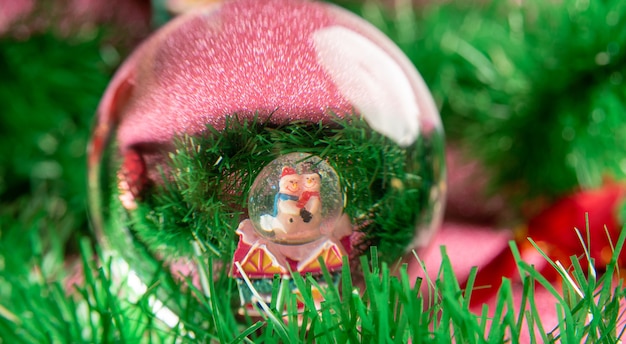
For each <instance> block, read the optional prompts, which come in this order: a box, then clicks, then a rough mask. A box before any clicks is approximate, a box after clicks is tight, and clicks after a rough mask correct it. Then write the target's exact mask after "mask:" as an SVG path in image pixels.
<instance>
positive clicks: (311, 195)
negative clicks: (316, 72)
mask: <svg viewBox="0 0 626 344" xmlns="http://www.w3.org/2000/svg"><path fill="white" fill-rule="evenodd" d="M340 190H341V188H340V186H339V177H338V176H337V174H336V172H335V171H334V170H333V169H332V167H330V165H328V164H327V163H326V162H324V161H323V160H322V159H320V158H319V157H315V156H312V155H309V154H305V153H291V154H287V155H286V156H283V157H280V158H278V159H276V160H275V161H273V162H272V163H270V164H269V165H268V166H266V167H265V168H264V170H263V171H262V172H261V173H260V174H259V176H257V178H256V180H255V182H254V184H253V185H252V187H251V189H250V198H249V199H250V202H249V204H248V213H249V216H250V218H249V219H246V220H244V221H242V222H241V223H240V224H239V228H238V229H237V234H238V235H239V244H238V246H237V249H236V251H235V253H234V255H233V269H232V270H231V271H232V272H231V275H232V276H233V277H235V278H236V279H237V282H238V285H239V290H240V294H241V302H242V306H243V308H245V309H246V310H247V311H248V312H251V310H252V308H253V307H252V305H254V304H255V303H256V302H258V301H259V300H255V299H254V297H256V296H254V295H260V296H261V297H262V298H263V301H265V302H270V301H271V293H263V292H261V291H263V290H267V291H271V289H272V288H271V284H272V283H273V278H274V276H275V275H278V276H280V277H282V278H287V279H288V278H290V277H291V274H292V273H294V272H296V273H300V274H307V273H310V274H311V275H312V276H313V278H316V279H319V281H318V284H319V285H320V286H323V285H324V284H325V281H324V280H323V278H322V266H321V265H320V259H321V261H322V262H323V263H324V264H325V266H326V268H327V269H328V271H330V272H331V274H333V275H336V276H338V274H339V272H340V271H341V267H342V261H343V258H342V257H343V256H347V255H349V252H350V249H351V247H350V240H349V238H350V236H351V234H352V224H351V223H350V221H349V219H348V217H347V216H346V215H345V214H342V213H343V198H342V194H341V192H340ZM244 277H245V278H244ZM246 279H247V281H248V282H249V283H250V285H247V283H248V282H246ZM252 288H254V289H256V291H257V293H252V292H251V289H252ZM292 292H293V293H297V292H298V291H297V290H295V289H294V290H292ZM318 301H321V299H320V300H318Z"/></svg>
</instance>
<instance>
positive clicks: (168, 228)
mask: <svg viewBox="0 0 626 344" xmlns="http://www.w3.org/2000/svg"><path fill="white" fill-rule="evenodd" d="M175 146H176V149H175V151H174V152H172V153H170V159H171V162H170V163H169V167H168V168H166V170H168V171H170V172H169V173H167V176H165V178H164V181H163V183H158V182H157V185H156V186H153V187H152V189H149V190H145V191H144V195H145V197H144V199H142V200H140V201H139V202H138V209H137V210H133V211H130V212H129V213H130V216H129V220H128V221H129V222H128V223H127V224H124V223H119V218H120V216H124V215H123V214H124V213H126V212H125V211H124V209H123V208H122V207H121V206H120V205H119V201H118V200H117V197H118V195H117V193H115V192H113V193H109V192H107V190H103V191H104V194H103V196H104V197H105V198H107V197H110V201H106V200H105V202H110V204H111V205H110V207H111V213H110V214H109V216H108V217H109V219H110V220H111V221H112V222H111V223H108V224H107V225H106V226H105V227H107V228H106V229H105V232H106V235H107V237H108V240H109V241H120V240H118V239H116V238H118V237H119V233H120V232H119V231H120V228H118V227H121V228H125V227H127V226H128V227H130V228H131V231H132V232H133V234H134V235H136V236H137V237H138V238H139V240H140V241H142V242H145V243H146V244H147V245H148V247H149V248H151V249H152V250H153V251H155V252H159V254H161V255H164V256H166V257H177V256H190V255H191V254H192V253H193V246H192V244H191V243H192V242H194V241H196V240H199V241H200V242H202V243H204V244H205V245H206V246H207V247H208V249H209V252H212V253H213V254H214V255H215V257H217V258H219V259H225V260H227V261H228V260H230V257H232V253H233V250H234V247H235V246H236V245H235V244H236V235H235V230H236V229H237V226H238V224H239V222H240V221H242V220H243V219H244V218H245V217H246V215H247V214H246V209H247V207H248V204H247V200H248V190H249V189H250V187H251V185H252V183H253V182H254V180H255V178H256V176H257V175H258V174H259V172H260V171H261V169H262V168H263V167H264V166H266V165H267V164H268V163H269V162H271V161H272V160H274V159H276V158H278V157H279V156H282V155H285V154H288V153H292V152H303V153H310V154H313V155H317V156H319V157H320V158H322V159H324V160H326V161H327V162H328V163H329V164H331V165H332V166H333V168H334V169H335V171H336V172H337V173H338V175H339V180H340V183H341V187H342V189H343V192H344V194H345V197H346V208H345V213H346V214H347V215H348V216H349V218H350V219H352V220H353V221H354V222H355V223H354V225H355V226H356V227H357V228H359V230H360V231H361V232H362V233H363V234H364V238H363V244H364V246H363V247H360V248H359V250H358V251H359V252H367V249H366V248H365V247H367V246H369V245H376V246H377V247H378V249H379V251H380V253H381V255H382V256H383V257H385V260H386V261H393V260H395V259H397V258H399V257H400V256H401V255H403V254H404V253H406V249H407V245H408V244H409V243H411V242H412V241H413V237H414V235H415V231H416V226H417V227H418V228H419V229H420V230H429V228H430V222H431V220H432V214H433V212H435V211H436V209H438V206H437V204H436V201H433V200H431V194H432V193H431V188H433V187H437V185H436V184H437V183H439V182H440V181H438V180H437V179H438V178H439V176H440V173H441V169H442V168H443V165H442V164H443V161H442V156H443V140H442V137H440V136H438V135H437V134H435V135H433V136H432V137H428V138H420V139H418V142H417V143H415V144H413V145H411V146H410V147H400V146H398V145H397V144H396V143H394V142H393V141H392V140H391V139H389V138H386V137H385V136H383V135H381V134H378V133H376V132H375V131H373V130H371V129H370V128H369V126H368V125H367V123H366V122H365V121H364V120H363V119H360V118H359V117H356V116H348V117H347V118H343V119H342V118H336V119H335V120H334V123H330V124H322V123H310V122H307V121H300V122H293V123H289V124H285V125H279V126H275V125H268V124H266V123H262V122H261V121H260V120H258V119H256V118H255V119H253V120H243V121H242V120H240V119H238V117H237V116H233V117H227V119H226V126H225V129H224V130H222V131H217V130H215V129H213V128H208V130H207V132H206V134H204V135H200V136H194V137H183V138H180V139H178V140H177V143H176V144H175ZM118 166H119V165H118V164H116V163H113V165H112V166H109V167H106V164H105V168H112V172H110V173H109V175H110V176H115V175H117V174H116V172H115V171H116V169H117V168H118ZM114 179H115V178H114ZM115 183H116V181H113V184H115ZM115 188H116V186H113V187H111V189H115ZM122 241H123V240H122ZM113 245H114V246H115V243H113ZM122 251H125V250H123V249H122Z"/></svg>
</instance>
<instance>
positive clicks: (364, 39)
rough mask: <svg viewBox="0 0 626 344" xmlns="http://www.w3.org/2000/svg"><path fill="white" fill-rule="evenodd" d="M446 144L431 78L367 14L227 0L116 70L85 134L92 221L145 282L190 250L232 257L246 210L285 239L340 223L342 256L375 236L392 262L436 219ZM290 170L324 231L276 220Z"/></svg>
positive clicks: (268, 232)
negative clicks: (344, 234) (343, 222)
mask: <svg viewBox="0 0 626 344" xmlns="http://www.w3.org/2000/svg"><path fill="white" fill-rule="evenodd" d="M443 151H444V139H443V130H442V126H441V121H440V118H439V114H438V112H437V110H436V107H435V104H434V101H433V99H432V97H431V95H430V93H429V91H428V89H427V87H426V86H425V84H424V82H423V80H422V79H421V77H420V76H419V74H418V72H417V71H416V69H415V67H414V66H413V65H412V64H411V62H410V61H409V60H408V59H407V58H406V57H405V56H404V55H403V54H402V52H401V51H400V50H399V49H398V48H397V47H396V46H395V45H394V44H393V43H392V42H391V41H390V40H389V39H388V38H386V37H385V36H384V35H383V34H381V33H380V32H379V31H378V30H377V29H375V28H374V27H373V26H372V25H370V24H368V23H367V22H365V21H363V20H362V19H360V18H358V17H356V16H354V15H353V14H351V13H349V12H347V11H345V10H342V9H340V8H338V7H335V6H331V5H327V4H321V3H315V2H297V1H287V0H285V1H282V0H281V1H247V0H246V1H232V2H225V3H222V4H219V5H214V6H210V7H207V8H206V9H203V10H198V11H195V12H193V13H190V14H187V15H184V16H181V17H179V18H176V19H175V20H173V21H172V22H170V23H169V24H167V25H166V26H165V27H163V28H162V29H161V30H159V31H157V32H156V33H155V34H154V35H153V36H152V37H150V38H149V39H148V40H147V41H146V42H144V43H143V44H142V45H141V46H140V47H138V49H137V50H136V51H135V52H134V53H133V54H132V55H131V56H130V57H129V58H128V59H127V60H126V61H125V63H124V64H123V65H122V66H121V67H120V69H119V70H118V72H117V74H116V75H115V77H114V78H113V80H112V81H111V83H110V85H109V87H108V89H107V91H106V93H105V94H104V96H103V98H102V101H101V103H100V106H99V108H98V112H97V123H96V125H95V130H94V132H93V136H92V140H91V145H90V153H89V181H90V191H91V196H90V197H91V209H92V216H93V223H94V227H95V228H96V231H97V234H98V236H99V238H100V240H101V243H102V244H103V246H104V247H105V248H106V249H108V250H109V251H110V252H112V253H113V254H116V255H118V256H119V257H122V258H123V259H124V260H126V261H127V262H128V264H129V265H130V266H131V268H133V269H134V270H135V271H136V272H137V273H139V275H140V276H141V277H142V278H152V277H153V273H154V271H156V269H158V268H159V267H160V266H162V262H163V261H165V262H166V263H167V264H169V266H170V267H171V268H172V270H176V269H177V266H178V264H179V263H180V262H181V261H182V262H188V261H189V260H190V257H192V256H193V255H196V254H198V249H197V248H198V247H200V248H201V250H200V251H201V252H202V254H206V255H211V256H213V257H214V260H215V261H220V262H223V263H225V264H228V262H230V260H231V257H232V254H233V251H234V250H235V247H236V245H237V240H238V239H237V234H236V230H237V228H238V226H239V224H240V223H242V221H245V220H247V219H249V220H251V221H252V223H253V225H254V227H255V229H256V231H257V232H258V233H259V235H261V236H263V237H264V238H266V239H271V240H273V241H274V242H276V243H278V244H284V245H290V246H294V245H300V244H303V245H304V244H307V243H310V242H312V241H315V240H316V239H317V238H319V237H320V236H323V235H325V230H326V228H327V227H330V226H331V225H332V223H333V222H334V221H339V220H338V219H340V218H347V219H349V222H350V223H351V227H352V232H353V234H352V235H350V237H349V243H346V245H347V246H349V247H346V251H348V248H349V251H350V252H351V253H350V255H351V256H358V255H360V254H363V253H365V252H368V249H367V248H368V247H369V246H371V245H376V246H377V247H378V252H379V254H380V256H381V257H382V258H384V259H387V260H390V261H392V260H396V259H398V258H399V257H401V256H402V255H404V254H406V253H407V252H409V251H410V250H411V249H418V250H419V249H420V248H422V247H424V246H425V245H427V244H428V242H429V238H430V236H431V235H432V233H433V232H434V231H435V230H436V228H437V227H438V226H439V223H440V219H441V213H442V204H443V200H444V191H445V186H444V177H445V176H444V174H445V164H444V158H443ZM285 167H289V168H292V169H293V170H294V173H293V175H294V176H296V177H297V178H296V179H297V180H296V182H297V183H300V186H303V185H304V186H306V185H307V183H313V184H314V183H315V182H318V183H320V184H319V187H320V195H321V196H320V199H321V210H317V209H316V210H315V211H319V212H321V213H315V212H311V211H310V209H307V211H309V212H311V213H312V218H313V219H314V221H320V222H319V226H317V223H316V225H311V226H309V227H310V228H309V229H307V230H292V229H291V228H287V227H288V226H287V224H288V223H289V222H288V220H286V221H287V222H284V221H283V220H280V221H274V220H276V213H275V210H276V209H275V205H276V202H277V201H276V197H277V191H278V189H280V187H281V186H280V181H281V176H283V174H284V173H285V176H288V175H290V174H289V173H290V172H289V171H287V172H285V171H283V168H285ZM306 176H308V177H311V178H312V179H310V180H308V181H307V180H306ZM316 178H317V179H316ZM311 185H312V184H311ZM304 208H306V207H304ZM320 214H321V219H318V218H319V217H317V216H315V215H320ZM307 217H309V215H306V214H305V215H302V216H300V218H301V220H302V221H304V220H303V219H304V218H307ZM273 221H274V222H273ZM311 221H313V220H311ZM280 226H283V227H282V228H281V227H280ZM303 226H304V225H303ZM303 226H301V227H298V228H300V229H302V228H305V227H306V226H304V227H303ZM344 246H345V245H344ZM179 270H180V269H179Z"/></svg>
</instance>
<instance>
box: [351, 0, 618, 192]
mask: <svg viewBox="0 0 626 344" xmlns="http://www.w3.org/2000/svg"><path fill="white" fill-rule="evenodd" d="M351 7H352V9H353V10H354V11H356V12H357V13H359V14H360V15H362V16H364V17H365V18H366V19H368V20H370V21H371V22H373V23H374V24H375V25H376V26H378V27H379V28H381V29H382V30H383V31H384V32H385V33H387V34H388V35H389V36H390V37H391V38H392V39H393V40H394V41H395V42H396V43H398V44H399V46H400V47H401V48H402V49H403V50H404V52H405V53H406V54H407V55H408V56H409V57H410V58H411V60H412V61H413V62H414V63H415V65H416V66H417V68H418V69H419V70H420V72H421V73H422V75H423V76H424V78H425V80H426V83H427V84H428V86H429V87H430V89H431V91H432V92H433V94H434V96H435V98H436V100H437V102H438V103H439V105H440V108H441V114H442V117H443V120H444V127H445V128H446V133H447V136H448V138H449V139H451V140H452V141H453V142H454V141H456V142H460V143H461V144H462V145H463V146H464V148H465V151H466V154H467V155H468V156H469V157H473V158H477V159H478V160H481V161H483V162H484V163H485V164H486V165H487V166H488V167H489V168H490V171H491V173H492V174H493V175H494V176H495V178H494V179H493V180H492V190H493V191H494V192H497V193H500V194H507V195H510V196H513V197H514V198H515V199H517V200H518V201H524V200H529V199H532V198H534V197H538V196H547V197H556V196H559V195H562V194H564V193H568V192H571V191H572V190H573V189H576V188H578V187H594V186H598V185H600V184H601V183H602V181H603V178H604V177H613V178H615V179H618V180H621V179H624V177H626V160H625V158H626V153H625V147H626V118H625V117H624V114H625V113H626V105H625V104H626V87H625V84H624V80H623V79H624V76H625V75H626V74H625V73H626V49H624V47H626V3H625V2H623V1H621V0H602V1H584V0H563V1H542V0H529V1H522V2H519V3H516V2H515V1H490V2H488V3H483V4H476V3H474V2H470V3H466V2H450V3H447V4H443V5H439V4H434V5H426V6H424V7H411V6H409V5H407V4H405V6H404V7H399V8H396V9H385V8H384V7H377V6H375V5H373V4H372V3H369V2H368V3H366V4H365V5H356V4H352V6H351Z"/></svg>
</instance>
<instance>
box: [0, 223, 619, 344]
mask: <svg viewBox="0 0 626 344" xmlns="http://www.w3.org/2000/svg"><path fill="white" fill-rule="evenodd" d="M37 240H38V239H37V238H36V237H35V238H33V241H34V242H36V241H37ZM625 240H626V230H625V231H622V234H621V236H620V238H619V239H618V240H617V241H616V246H615V251H614V254H613V258H612V260H611V262H610V263H609V264H608V266H607V269H606V271H605V273H604V274H603V275H601V276H597V277H596V276H595V274H588V273H587V272H585V269H584V268H583V267H581V263H580V261H579V259H578V258H576V257H572V265H571V269H569V270H568V272H565V271H564V270H559V272H560V273H561V274H562V275H563V276H564V277H565V276H566V275H567V274H569V275H570V276H572V277H573V280H572V282H564V283H563V286H562V290H557V289H556V288H555V287H554V286H553V285H552V284H551V283H550V282H549V281H547V280H546V278H545V277H543V276H542V275H541V274H540V273H539V272H538V271H537V270H535V268H534V267H533V266H532V265H529V264H528V263H526V262H524V261H522V260H521V259H519V252H518V251H517V248H516V246H515V245H513V244H511V249H512V250H513V253H514V255H515V256H517V257H518V269H519V272H520V276H521V277H522V280H521V283H522V290H523V291H522V295H521V296H522V298H521V301H520V303H516V302H514V301H513V285H512V283H511V281H509V280H507V279H505V280H504V281H503V284H502V286H501V287H500V289H499V292H498V294H497V296H496V301H495V302H494V306H493V308H492V309H489V307H488V306H486V305H485V306H484V307H483V309H482V312H480V313H474V312H472V311H470V308H469V304H470V301H471V297H472V295H471V289H472V288H473V285H472V283H471V282H470V283H469V285H468V286H467V288H466V289H461V288H460V286H459V282H458V281H457V279H456V275H455V271H454V270H453V269H452V266H451V263H450V260H449V258H448V256H447V254H446V251H445V248H442V249H441V255H442V264H441V267H440V270H439V272H438V274H437V278H436V279H435V280H429V279H428V278H426V279H424V280H422V279H419V278H418V279H416V280H412V279H410V278H409V275H408V273H407V270H406V267H403V268H401V269H400V270H399V272H398V274H397V275H393V274H391V273H390V269H389V267H388V266H387V264H386V263H383V262H380V261H379V260H378V259H377V258H376V257H377V256H378V254H377V253H376V252H375V249H373V250H374V253H373V254H371V255H370V256H371V257H373V259H371V260H370V259H369V258H365V257H364V258H362V259H361V269H362V275H363V286H364V289H360V288H359V287H356V286H355V284H354V283H353V277H352V276H353V272H351V270H350V267H349V262H347V261H345V265H344V268H343V271H342V272H341V276H340V280H341V285H340V286H333V285H332V283H331V286H330V287H328V288H327V289H322V294H323V296H324V300H325V301H324V302H323V303H321V305H320V306H319V307H318V308H316V307H314V305H313V297H312V294H311V288H312V286H317V282H316V281H315V279H313V278H312V277H311V276H300V275H298V274H295V275H293V276H292V278H293V283H295V284H296V285H297V286H298V289H299V290H300V291H301V292H302V296H301V297H298V296H296V295H294V294H290V293H282V294H281V293H279V291H280V290H281V289H286V288H287V287H288V286H287V283H289V282H288V281H286V280H281V279H276V280H274V284H273V294H274V298H273V299H272V302H271V303H270V304H264V305H262V306H260V308H259V310H260V312H261V317H259V318H254V319H253V318H249V317H240V316H237V315H235V310H236V305H234V304H233V303H232V300H233V299H236V298H237V296H236V295H235V294H234V291H233V290H234V288H233V284H234V281H233V280H232V279H230V278H228V277H227V274H226V273H224V271H223V270H219V269H217V270H216V269H215V266H214V264H213V262H212V258H211V255H210V254H207V252H202V250H197V251H196V253H195V254H194V256H193V260H194V262H196V264H197V266H198V269H197V272H198V274H199V275H200V285H201V287H194V286H189V285H188V283H190V282H189V281H186V282H179V285H178V288H180V289H177V290H174V291H173V290H169V289H166V288H165V287H164V285H163V284H162V283H161V280H160V279H159V278H158V277H156V276H155V278H154V279H152V280H150V279H148V280H147V281H148V282H147V284H148V288H147V289H145V290H144V291H137V290H132V289H131V288H130V287H129V285H128V284H126V282H127V281H128V280H129V279H130V278H132V276H131V275H130V274H128V273H127V272H124V271H122V272H120V269H119V267H120V265H119V264H120V260H119V258H105V257H103V256H102V255H101V254H98V256H99V257H100V259H101V260H100V261H101V262H102V263H101V264H102V265H99V263H98V262H96V261H94V260H93V259H92V257H93V256H94V252H93V251H92V250H91V248H90V244H89V242H88V241H83V242H82V244H81V257H82V273H83V274H84V280H83V281H82V282H79V283H78V284H76V285H74V286H73V289H72V290H70V291H68V290H67V289H66V287H65V286H64V285H63V284H62V283H61V282H60V280H59V279H58V276H55V277H54V278H52V277H53V276H49V275H48V274H46V271H49V269H47V268H46V267H45V261H43V260H42V259H41V257H38V258H35V259H33V260H32V261H31V262H30V263H29V264H30V266H31V267H32V273H30V274H19V275H14V274H13V275H12V274H7V273H5V272H4V271H0V282H1V283H2V286H3V288H2V289H0V293H2V296H3V300H10V302H6V301H5V302H2V303H1V304H0V338H2V340H4V341H6V342H10V343H42V342H51V343H77V342H81V343H82V342H89V343H120V342H121V343H137V342H156V343H166V342H167V343H171V342H183V343H204V342H221V343H240V342H245V343H311V342H315V343H347V342H349V343H371V342H378V343H406V342H409V341H411V342H413V343H415V342H419V343H451V342H454V343H503V342H512V343H517V342H519V340H520V337H521V336H523V335H526V336H529V337H530V338H531V340H532V342H541V343H553V342H561V343H581V342H588V343H618V342H619V340H620V338H623V336H624V328H623V322H624V319H623V310H622V309H621V308H620V303H621V302H623V300H624V298H625V297H626V288H624V286H623V280H619V281H618V280H617V279H616V277H619V272H618V267H617V263H616V262H617V258H618V257H619V254H620V251H621V250H622V249H623V246H624V241H625ZM5 242H6V240H5ZM416 259H418V258H417V257H416ZM585 259H588V260H587V261H591V259H590V257H586V258H585ZM418 262H419V261H418ZM549 262H550V263H552V264H553V265H555V266H556V264H555V262H552V261H550V260H549ZM163 272H164V271H161V272H160V273H163ZM475 273H476V270H475V269H474V270H473V271H472V272H471V273H470V277H469V280H470V281H472V280H473V277H474V276H475ZM50 278H52V281H50ZM324 279H325V280H326V281H327V282H328V281H331V280H332V277H331V276H330V275H329V273H328V271H326V270H324ZM574 281H575V282H574ZM182 284H185V285H187V287H183V285H182ZM422 284H426V285H427V286H428V287H427V288H424V289H422V287H423V285H422ZM539 285H541V286H543V287H545V288H546V289H547V290H548V291H549V293H550V294H551V295H552V297H553V299H554V300H555V302H556V304H555V307H556V309H557V314H558V319H559V321H558V323H556V324H553V325H554V326H555V327H550V328H547V327H546V326H548V325H547V324H543V323H542V314H541V313H540V312H539V311H538V309H537V305H536V303H535V288H536V287H537V286H539ZM7 286H10V287H8V288H7ZM279 295H282V296H280V297H279ZM7 296H8V297H9V298H5V297H7ZM155 298H158V299H159V300H163V301H165V302H174V303H175V304H176V305H177V306H178V307H180V309H181V310H182V311H179V312H178V313H177V314H178V317H175V318H173V319H174V321H173V323H171V324H170V325H166V324H165V323H164V322H163V313H158V310H160V309H162V307H161V306H155V303H154V300H155ZM298 298H300V299H299V301H301V302H302V303H304V304H305V308H304V310H303V311H301V312H300V313H298V312H296V301H297V300H298ZM284 311H286V313H285V314H284V313H283V312H284ZM35 319H36V320H35ZM550 326H552V325H550Z"/></svg>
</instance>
